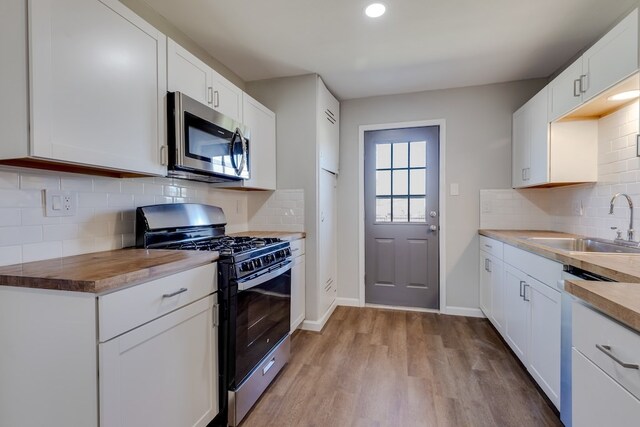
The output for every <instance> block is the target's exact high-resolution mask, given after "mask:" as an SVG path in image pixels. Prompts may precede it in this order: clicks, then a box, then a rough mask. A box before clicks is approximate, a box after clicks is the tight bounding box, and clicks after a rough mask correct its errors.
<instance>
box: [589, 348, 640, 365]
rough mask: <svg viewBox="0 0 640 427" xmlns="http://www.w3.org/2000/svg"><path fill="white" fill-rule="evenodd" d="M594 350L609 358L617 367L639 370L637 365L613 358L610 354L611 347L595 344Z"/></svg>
mask: <svg viewBox="0 0 640 427" xmlns="http://www.w3.org/2000/svg"><path fill="white" fill-rule="evenodd" d="M596 348H597V349H598V350H600V351H601V352H603V353H604V354H606V355H607V356H609V357H610V358H612V359H613V361H614V362H616V363H617V364H618V365H620V366H622V367H623V368H627V369H640V366H638V365H637V364H635V363H625V362H623V361H622V360H620V359H618V358H617V357H616V356H614V355H613V354H612V353H611V346H610V345H604V344H602V345H600V344H596Z"/></svg>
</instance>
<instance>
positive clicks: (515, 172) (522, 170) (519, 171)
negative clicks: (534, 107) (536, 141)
mask: <svg viewBox="0 0 640 427" xmlns="http://www.w3.org/2000/svg"><path fill="white" fill-rule="evenodd" d="M530 125H531V120H530V118H529V111H528V104H525V105H523V106H522V107H520V109H519V110H518V111H516V112H515V113H513V127H512V182H513V188H520V187H526V178H527V173H528V171H529V170H530V168H531V137H530V135H531V133H530V132H529V126H530Z"/></svg>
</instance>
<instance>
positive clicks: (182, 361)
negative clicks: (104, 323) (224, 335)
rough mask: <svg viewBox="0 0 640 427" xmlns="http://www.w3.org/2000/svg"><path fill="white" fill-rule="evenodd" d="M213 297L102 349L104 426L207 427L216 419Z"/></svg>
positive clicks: (100, 349)
mask: <svg viewBox="0 0 640 427" xmlns="http://www.w3.org/2000/svg"><path fill="white" fill-rule="evenodd" d="M213 306H214V297H213V296H209V297H207V298H203V299H201V300H198V301H196V302H194V303H193V304H190V305H188V306H186V307H184V308H181V309H179V310H176V311H174V312H172V313H170V314H167V315H165V316H163V317H160V318H159V319H156V320H154V321H152V322H150V323H147V324H145V325H143V326H140V327H138V328H137V329H134V330H132V331H130V332H127V333H126V334H123V335H120V336H118V337H116V338H114V339H112V340H111V341H107V342H105V343H101V344H100V345H99V377H100V425H101V426H102V427H114V426H118V427H120V426H158V427H163V426H166V427H174V426H190V427H195V426H198V427H200V426H202V427H204V426H206V425H207V424H208V423H209V422H210V421H211V420H212V419H213V418H214V417H215V416H216V415H217V413H218V360H217V359H218V356H217V354H218V351H217V349H218V345H217V343H218V339H217V327H216V326H214V325H213V321H212V319H213V316H212V312H213Z"/></svg>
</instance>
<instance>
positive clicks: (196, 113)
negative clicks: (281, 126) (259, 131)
mask: <svg viewBox="0 0 640 427" xmlns="http://www.w3.org/2000/svg"><path fill="white" fill-rule="evenodd" d="M168 99H169V101H168V106H169V109H172V110H173V114H174V117H173V120H174V126H173V129H172V130H171V132H170V137H171V138H172V140H170V154H171V156H170V157H171V158H170V167H171V168H173V169H177V170H185V171H190V172H193V173H203V174H209V175H213V176H220V177H224V178H228V179H248V178H249V139H248V137H249V135H248V133H249V132H248V130H247V129H246V128H245V127H244V126H243V125H242V124H240V123H238V122H236V121H234V120H233V119H231V118H229V117H227V116H225V115H223V114H221V113H218V112H217V111H215V110H213V109H212V108H209V107H208V106H206V105H204V104H201V103H200V102H198V101H196V100H194V99H191V98H189V97H188V96H186V95H183V94H181V93H179V92H175V93H170V94H169V95H168ZM170 121H171V120H170ZM172 160H173V161H172Z"/></svg>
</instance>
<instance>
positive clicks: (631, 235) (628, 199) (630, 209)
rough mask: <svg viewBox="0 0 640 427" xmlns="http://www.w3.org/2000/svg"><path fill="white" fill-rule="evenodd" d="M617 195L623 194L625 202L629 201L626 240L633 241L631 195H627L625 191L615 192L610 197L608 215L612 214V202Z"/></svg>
mask: <svg viewBox="0 0 640 427" xmlns="http://www.w3.org/2000/svg"><path fill="white" fill-rule="evenodd" d="M618 196H624V197H625V198H626V199H627V202H629V211H630V213H629V230H627V240H628V241H630V242H633V233H634V231H633V202H632V201H631V197H629V195H628V194H625V193H616V194H615V195H614V196H613V197H612V198H611V206H610V208H609V215H613V204H614V203H615V201H616V199H617V198H618Z"/></svg>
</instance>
